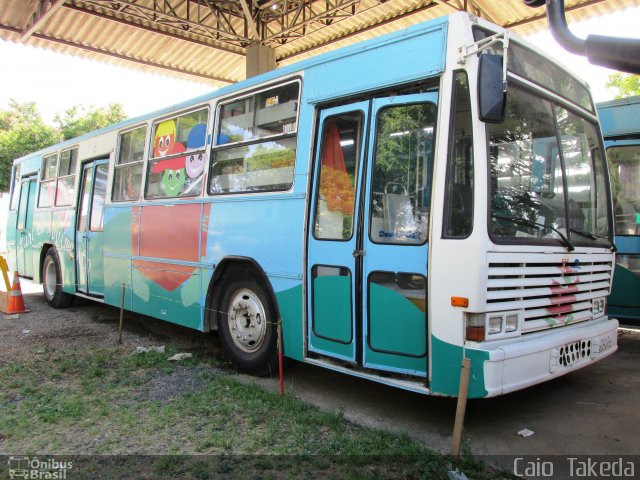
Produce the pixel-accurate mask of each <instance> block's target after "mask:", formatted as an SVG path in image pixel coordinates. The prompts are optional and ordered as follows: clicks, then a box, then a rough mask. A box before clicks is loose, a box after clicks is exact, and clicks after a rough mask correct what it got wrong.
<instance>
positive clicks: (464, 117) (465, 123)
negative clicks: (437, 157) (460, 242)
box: [443, 72, 473, 238]
mask: <svg viewBox="0 0 640 480" xmlns="http://www.w3.org/2000/svg"><path fill="white" fill-rule="evenodd" d="M454 82H455V83H454V94H453V102H452V103H453V105H452V106H451V115H452V117H453V119H452V122H451V125H452V132H453V133H452V134H451V141H450V144H449V159H448V165H447V185H446V191H445V213H444V228H443V236H444V237H445V238H466V237H468V236H469V235H471V231H472V230H473V135H472V124H471V102H470V95H469V79H468V77H467V74H466V73H465V72H457V73H456V75H455V80H454Z"/></svg>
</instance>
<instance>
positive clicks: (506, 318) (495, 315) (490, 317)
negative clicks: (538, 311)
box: [465, 311, 523, 342]
mask: <svg viewBox="0 0 640 480" xmlns="http://www.w3.org/2000/svg"><path fill="white" fill-rule="evenodd" d="M522 318H523V314H522V312H520V311H518V312H491V313H486V314H485V313H467V314H465V340H468V341H472V342H484V341H485V340H500V339H502V338H511V337H516V336H518V335H520V332H521V327H522Z"/></svg>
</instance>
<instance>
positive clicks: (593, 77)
mask: <svg viewBox="0 0 640 480" xmlns="http://www.w3.org/2000/svg"><path fill="white" fill-rule="evenodd" d="M639 23H640V7H636V8H631V9H628V10H625V11H620V12H617V13H614V14H611V15H607V16H603V17H600V18H596V19H592V20H589V21H586V22H580V23H575V24H570V25H569V27H570V29H571V31H572V32H573V33H574V34H575V35H576V36H578V37H580V38H585V37H586V36H587V35H588V34H598V35H615V36H627V37H632V36H635V37H636V38H638V37H640V34H638V33H637V32H638V27H637V25H638V24H639ZM527 39H528V40H529V41H531V42H533V43H535V44H536V45H538V46H539V47H540V48H542V49H543V50H544V51H545V52H546V53H548V54H549V55H551V56H554V57H556V58H557V59H559V60H560V61H561V62H562V63H564V64H565V65H567V66H568V67H569V68H570V69H571V70H572V71H574V72H578V73H580V74H581V75H582V76H583V78H586V79H587V81H588V82H589V84H590V85H591V88H592V91H593V95H594V99H595V101H596V102H600V101H604V100H610V99H612V98H613V96H614V94H615V91H613V90H610V89H607V88H605V83H606V81H607V77H608V75H609V74H611V73H612V72H613V71H612V70H608V69H605V68H602V67H596V66H593V65H591V64H589V62H588V61H587V60H586V59H585V58H584V57H578V56H576V55H572V54H569V53H567V52H565V51H564V50H563V49H562V48H560V47H559V46H558V45H557V44H556V43H555V41H554V40H553V39H552V38H551V35H550V34H549V33H548V32H542V33H538V34H536V35H534V36H531V37H528V38H527ZM0 62H1V63H2V65H3V68H2V74H1V76H0V109H3V108H6V106H7V105H8V103H9V100H10V99H12V98H13V99H15V100H17V101H18V102H21V103H22V102H28V101H34V102H36V104H37V106H38V108H39V110H40V112H41V114H42V116H43V118H44V120H45V122H47V123H50V124H52V123H53V118H54V116H55V114H56V113H60V114H63V113H64V111H65V110H66V109H68V108H70V107H72V106H74V105H79V104H81V105H85V106H95V107H106V106H107V105H108V104H109V103H121V104H122V105H123V106H124V110H125V112H126V113H127V115H128V116H129V117H136V116H139V115H143V114H145V113H148V112H151V111H154V110H157V109H159V108H162V107H166V106H169V105H172V104H175V103H179V102H182V101H184V100H188V99H190V98H193V97H197V96H199V95H202V94H205V93H207V92H211V91H212V90H213V89H214V88H215V87H212V86H211V85H210V84H209V85H208V84H205V83H202V81H198V80H197V79H194V81H193V82H189V81H186V80H177V79H175V78H172V77H168V76H166V75H162V74H154V73H147V72H141V71H136V70H132V69H128V68H124V67H116V66H113V65H108V64H106V63H102V62H99V61H93V60H87V59H80V58H76V57H73V56H70V55H65V54H61V53H55V52H52V51H48V50H44V49H41V48H36V47H32V46H29V45H22V44H16V43H11V42H6V41H1V40H0Z"/></svg>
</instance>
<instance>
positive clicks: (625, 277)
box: [608, 264, 640, 308]
mask: <svg viewBox="0 0 640 480" xmlns="http://www.w3.org/2000/svg"><path fill="white" fill-rule="evenodd" d="M608 303H609V305H610V306H611V307H613V306H614V305H615V306H618V307H631V308H640V276H638V275H636V274H635V273H633V272H632V271H630V270H628V269H627V268H625V267H623V266H622V265H620V264H616V269H615V272H614V275H613V286H612V291H611V295H610V296H609V301H608Z"/></svg>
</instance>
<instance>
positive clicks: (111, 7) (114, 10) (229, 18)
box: [71, 0, 251, 48]
mask: <svg viewBox="0 0 640 480" xmlns="http://www.w3.org/2000/svg"><path fill="white" fill-rule="evenodd" d="M71 3H73V4H74V5H77V6H79V7H93V8H96V9H97V10H98V11H99V12H109V14H110V15H113V16H114V17H117V18H118V17H123V16H124V17H131V18H133V19H135V20H139V21H142V22H145V23H147V24H152V25H156V26H163V27H166V28H170V29H173V30H178V31H182V32H189V33H190V34H193V35H198V36H201V37H204V38H208V39H210V40H214V41H218V42H224V43H227V44H229V45H233V46H236V47H241V48H245V47H246V46H247V45H248V44H249V43H250V42H251V38H249V37H248V36H247V34H246V33H245V32H246V30H247V28H246V26H245V18H244V16H243V15H242V14H238V13H237V12H233V13H232V12H231V11H230V10H229V9H228V8H220V7H219V5H218V2H206V1H202V0H199V1H196V0H186V1H185V0H161V1H154V2H153V4H152V6H151V7H149V6H146V5H142V4H139V3H137V2H136V0H71ZM224 3H227V4H228V3H231V2H224ZM183 4H185V7H183V8H182V9H181V8H180V7H181V6H182V5H183ZM183 11H184V13H182V12H183Z"/></svg>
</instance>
